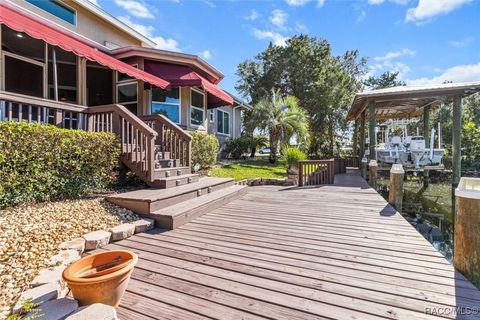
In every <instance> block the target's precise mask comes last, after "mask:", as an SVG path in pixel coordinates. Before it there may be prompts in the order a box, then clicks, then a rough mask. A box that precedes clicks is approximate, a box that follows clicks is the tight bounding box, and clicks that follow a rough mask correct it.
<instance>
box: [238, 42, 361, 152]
mask: <svg viewBox="0 0 480 320" xmlns="http://www.w3.org/2000/svg"><path fill="white" fill-rule="evenodd" d="M366 71H367V69H366V60H365V59H363V58H360V57H359V53H358V51H356V50H354V51H347V52H345V53H344V54H343V55H341V56H334V55H332V53H331V47H330V44H329V43H328V42H327V41H326V40H324V39H320V38H316V37H309V36H306V35H298V36H294V37H292V38H290V39H289V40H287V43H286V45H285V46H283V47H281V46H275V45H273V44H270V45H269V46H268V47H267V49H266V50H265V51H263V52H261V53H260V54H258V55H257V56H255V58H254V59H249V60H246V61H244V62H242V63H241V64H240V65H239V66H238V68H237V75H238V76H239V78H240V79H239V81H238V82H237V85H236V89H237V90H238V91H239V92H241V93H242V94H243V95H244V96H245V97H246V98H247V99H248V98H249V99H250V101H251V102H252V104H254V105H255V104H257V103H258V102H259V101H261V100H263V99H267V100H270V99H271V98H272V89H273V88H276V89H278V90H279V91H280V94H282V95H285V96H295V97H297V98H298V104H299V106H300V107H301V108H302V109H303V110H305V111H306V116H307V118H306V120H307V128H308V129H309V136H308V143H309V148H308V149H309V154H310V155H311V156H312V157H317V158H319V157H326V156H332V155H333V154H334V152H336V150H338V148H336V146H337V144H338V143H337V137H338V135H339V133H340V132H341V131H342V130H345V129H346V128H347V122H346V119H345V118H346V113H347V110H348V108H349V106H350V103H351V100H352V99H353V96H354V94H355V93H356V92H358V91H359V90H360V89H361V87H362V82H361V78H362V76H363V75H364V74H365V73H366Z"/></svg>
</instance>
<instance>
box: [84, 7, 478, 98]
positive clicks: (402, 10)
mask: <svg viewBox="0 0 480 320" xmlns="http://www.w3.org/2000/svg"><path fill="white" fill-rule="evenodd" d="M91 1H92V2H96V3H97V4H98V5H99V6H100V7H102V8H103V9H104V10H105V11H107V12H109V13H110V14H112V15H113V16H115V17H117V18H118V19H120V20H121V21H123V22H125V23H127V24H128V25H130V26H131V27H133V28H134V29H137V30H138V31H140V32H141V33H142V34H144V35H147V36H149V37H150V38H151V39H152V40H153V41H155V42H156V43H157V44H158V48H161V49H166V50H173V51H181V52H185V53H191V54H198V55H199V56H201V57H202V58H204V59H205V60H207V61H208V62H209V63H211V64H212V65H213V66H215V67H216V68H218V69H219V70H221V71H222V72H223V73H224V75H225V79H224V80H223V81H222V82H221V83H220V85H221V87H223V88H224V89H226V90H228V91H231V92H232V93H235V90H234V85H235V82H236V80H237V77H236V75H235V70H236V67H237V65H238V64H239V63H240V62H242V61H243V60H245V59H247V58H252V57H253V56H254V55H256V54H257V53H259V52H261V51H262V50H264V49H265V48H266V46H267V45H268V43H269V41H273V42H275V43H277V44H280V45H281V44H282V43H284V41H285V40H286V39H288V37H291V36H292V35H294V34H299V33H307V34H309V35H314V36H317V37H322V38H325V39H326V40H327V41H328V42H330V44H331V45H332V48H333V52H334V54H341V53H343V52H344V51H345V50H352V49H359V50H360V53H361V55H363V56H367V57H368V58H369V63H368V64H369V66H370V72H371V73H372V74H379V73H381V72H383V71H392V70H393V71H399V72H400V77H401V78H402V79H403V80H405V81H407V83H409V84H412V85H417V84H426V83H441V82H443V81H444V80H451V81H454V82H462V81H480V32H479V30H480V0H410V1H409V0H357V1H345V0H344V1H339V0H335V1H334V0H310V1H308V0H286V1H283V0H276V1H273V0H272V1H269V0H264V1H240V0H236V1H235V0H224V1H214V0H163V1H160V0H156V1H154V0H96V1H94V0H91Z"/></svg>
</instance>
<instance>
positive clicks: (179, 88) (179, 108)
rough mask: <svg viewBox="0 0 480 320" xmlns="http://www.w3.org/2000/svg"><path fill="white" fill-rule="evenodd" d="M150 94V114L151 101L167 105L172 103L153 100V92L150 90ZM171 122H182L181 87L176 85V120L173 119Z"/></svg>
mask: <svg viewBox="0 0 480 320" xmlns="http://www.w3.org/2000/svg"><path fill="white" fill-rule="evenodd" d="M150 94H151V97H152V99H150V100H151V102H150V113H151V114H153V113H152V104H153V103H158V104H164V105H169V106H173V105H174V104H173V103H168V102H161V101H154V100H153V92H151V93H150ZM169 119H170V118H169ZM170 120H172V119H170ZM172 121H173V120H172ZM173 123H176V124H181V123H182V87H178V122H175V121H173Z"/></svg>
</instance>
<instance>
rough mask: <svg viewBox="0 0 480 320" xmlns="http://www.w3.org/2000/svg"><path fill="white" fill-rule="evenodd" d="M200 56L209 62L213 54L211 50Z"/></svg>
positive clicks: (201, 53)
mask: <svg viewBox="0 0 480 320" xmlns="http://www.w3.org/2000/svg"><path fill="white" fill-rule="evenodd" d="M199 56H200V57H202V58H203V59H205V60H208V59H210V58H211V57H212V54H211V52H210V50H204V51H202V52H200V53H199Z"/></svg>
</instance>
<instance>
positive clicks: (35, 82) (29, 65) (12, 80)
mask: <svg viewBox="0 0 480 320" xmlns="http://www.w3.org/2000/svg"><path fill="white" fill-rule="evenodd" d="M4 57H5V60H4V61H5V63H4V68H5V69H4V70H5V71H4V72H5V90H6V91H10V92H15V93H20V94H25V95H29V96H34V97H40V98H42V97H43V73H44V67H43V65H42V64H37V63H35V62H34V61H30V60H28V59H25V60H23V59H16V58H13V57H10V56H7V55H5V56H4Z"/></svg>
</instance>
